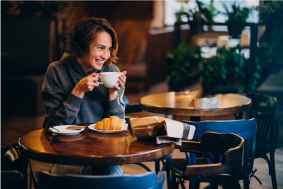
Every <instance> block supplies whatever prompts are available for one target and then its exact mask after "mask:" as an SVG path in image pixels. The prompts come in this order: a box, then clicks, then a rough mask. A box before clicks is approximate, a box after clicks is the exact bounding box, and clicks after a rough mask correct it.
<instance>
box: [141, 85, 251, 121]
mask: <svg viewBox="0 0 283 189" xmlns="http://www.w3.org/2000/svg"><path fill="white" fill-rule="evenodd" d="M199 95H200V94H199V91H197V90H196V91H187V92H167V93H159V94H152V95H148V96H145V97H142V98H141V99H140V101H139V104H140V107H141V108H142V109H143V110H145V111H148V112H153V113H159V114H166V115H180V116H216V115H230V114H238V113H241V112H245V111H248V110H249V109H250V107H251V99H250V98H248V97H246V96H243V95H239V94H223V95H222V94H219V95H216V96H215V97H216V98H217V99H218V100H219V106H218V108H211V109H197V108H195V107H194V99H195V98H199Z"/></svg>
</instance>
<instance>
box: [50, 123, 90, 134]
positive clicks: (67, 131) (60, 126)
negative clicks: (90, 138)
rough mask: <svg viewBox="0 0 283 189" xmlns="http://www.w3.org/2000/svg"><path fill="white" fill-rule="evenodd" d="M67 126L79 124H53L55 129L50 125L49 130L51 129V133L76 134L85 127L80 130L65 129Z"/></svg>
mask: <svg viewBox="0 0 283 189" xmlns="http://www.w3.org/2000/svg"><path fill="white" fill-rule="evenodd" d="M69 126H79V125H59V126H54V128H55V129H53V128H52V127H50V128H49V130H50V131H52V132H53V133H56V134H58V135H77V134H79V133H80V132H82V131H83V130H84V129H85V128H83V129H81V130H72V129H66V128H67V127H69ZM56 129H57V130H58V131H59V132H58V131H57V130H56Z"/></svg>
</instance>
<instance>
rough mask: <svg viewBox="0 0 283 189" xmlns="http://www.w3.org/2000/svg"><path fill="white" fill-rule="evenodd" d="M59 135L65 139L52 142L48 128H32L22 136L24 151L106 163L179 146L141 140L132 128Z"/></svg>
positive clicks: (62, 160)
mask: <svg viewBox="0 0 283 189" xmlns="http://www.w3.org/2000/svg"><path fill="white" fill-rule="evenodd" d="M80 125H89V124H80ZM59 138H60V140H61V142H58V143H57V142H51V141H50V140H49V134H48V131H47V129H38V130H35V131H32V132H30V133H28V134H26V135H24V136H23V137H21V138H20V139H19V141H18V143H19V145H20V152H21V153H22V154H23V155H24V156H26V157H27V158H30V159H34V160H38V161H42V162H47V163H56V164H65V165H92V166H105V165H122V164H131V163H138V162H145V161H149V160H154V159H158V158H161V157H163V156H166V155H168V154H170V153H171V152H173V150H174V149H175V144H173V143H170V144H169V143H168V144H156V141H155V140H137V139H135V138H133V137H132V136H131V135H130V134H129V132H128V131H124V132H121V133H115V134H103V133H98V132H96V131H93V130H90V129H89V128H86V129H85V130H84V131H83V132H81V133H80V134H78V135H75V136H60V135H59Z"/></svg>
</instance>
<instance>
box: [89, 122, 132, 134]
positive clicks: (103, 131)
mask: <svg viewBox="0 0 283 189" xmlns="http://www.w3.org/2000/svg"><path fill="white" fill-rule="evenodd" d="M95 125H96V123H95V124H91V125H89V126H88V128H89V129H91V130H94V131H97V132H100V133H120V132H122V131H125V130H127V129H128V124H126V123H124V125H123V127H122V129H121V130H98V129H95V128H94V127H95Z"/></svg>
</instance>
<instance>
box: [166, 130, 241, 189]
mask: <svg viewBox="0 0 283 189" xmlns="http://www.w3.org/2000/svg"><path fill="white" fill-rule="evenodd" d="M243 145H244V139H243V138H242V137H240V136H238V135H236V134H232V133H226V134H220V133H215V132H205V133H204V134H203V135H202V137H201V140H200V141H198V142H195V141H182V146H180V147H179V149H180V151H181V152H186V153H198V154H201V155H202V156H205V157H207V158H209V159H210V160H211V161H212V163H211V164H199V165H188V164H187V161H183V160H178V159H172V160H171V161H170V170H171V171H172V184H173V188H178V185H179V183H180V184H181V186H182V188H185V186H184V180H191V179H193V178H195V177H196V176H201V177H202V178H212V184H211V188H218V182H219V178H221V177H225V178H227V179H229V180H230V182H229V183H230V184H231V185H229V188H241V187H240V185H239V181H238V178H237V176H238V174H239V172H240V169H241V167H242V154H243ZM220 158H221V161H219V159H220Z"/></svg>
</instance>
